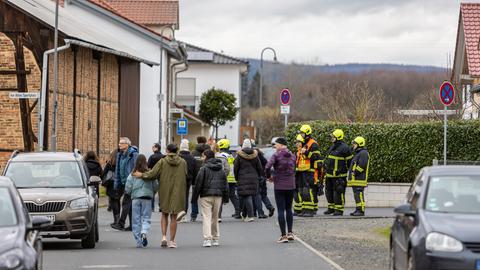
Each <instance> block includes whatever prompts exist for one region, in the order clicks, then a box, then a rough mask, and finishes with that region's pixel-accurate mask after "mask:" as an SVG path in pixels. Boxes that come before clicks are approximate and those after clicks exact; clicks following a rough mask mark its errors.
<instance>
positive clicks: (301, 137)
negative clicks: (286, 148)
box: [297, 134, 305, 143]
mask: <svg viewBox="0 0 480 270" xmlns="http://www.w3.org/2000/svg"><path fill="white" fill-rule="evenodd" d="M297 142H301V143H304V142H305V138H303V136H302V134H298V135H297Z"/></svg>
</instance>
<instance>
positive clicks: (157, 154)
mask: <svg viewBox="0 0 480 270" xmlns="http://www.w3.org/2000/svg"><path fill="white" fill-rule="evenodd" d="M161 150H162V146H161V145H160V144H159V143H154V144H153V146H152V152H153V154H152V155H150V157H148V169H152V168H153V166H155V164H157V162H158V161H159V160H160V159H162V158H164V157H165V155H164V154H162V152H161ZM155 194H156V191H155V193H154V194H153V197H152V212H155ZM158 210H159V212H162V209H158Z"/></svg>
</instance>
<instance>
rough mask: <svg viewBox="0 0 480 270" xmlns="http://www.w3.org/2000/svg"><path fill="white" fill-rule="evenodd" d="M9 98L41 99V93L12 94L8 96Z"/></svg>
mask: <svg viewBox="0 0 480 270" xmlns="http://www.w3.org/2000/svg"><path fill="white" fill-rule="evenodd" d="M8 97H9V98H12V99H30V98H39V97H40V93H39V92H10V93H9V94H8Z"/></svg>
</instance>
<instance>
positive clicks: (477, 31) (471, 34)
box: [459, 3, 480, 76]
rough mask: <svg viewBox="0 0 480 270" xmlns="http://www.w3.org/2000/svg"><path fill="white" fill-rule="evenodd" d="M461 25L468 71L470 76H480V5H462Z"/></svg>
mask: <svg viewBox="0 0 480 270" xmlns="http://www.w3.org/2000/svg"><path fill="white" fill-rule="evenodd" d="M459 23H462V24H463V29H464V33H465V47H466V53H467V62H468V70H469V72H470V75H473V76H480V50H479V41H480V3H462V4H461V5H460V22H459Z"/></svg>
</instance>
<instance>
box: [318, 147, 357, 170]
mask: <svg viewBox="0 0 480 270" xmlns="http://www.w3.org/2000/svg"><path fill="white" fill-rule="evenodd" d="M351 159H352V149H351V148H350V147H349V146H348V145H347V144H346V143H345V142H344V141H336V142H334V143H333V145H332V146H331V147H330V149H329V150H328V154H327V156H326V157H325V163H324V164H325V171H326V173H327V177H347V171H348V168H349V167H350V161H351Z"/></svg>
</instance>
